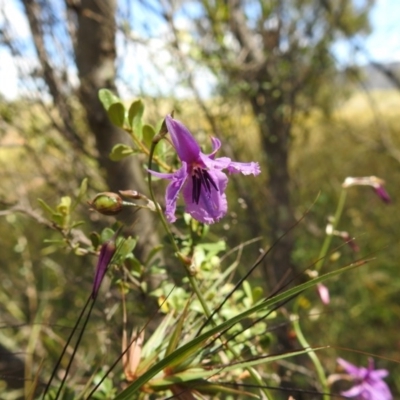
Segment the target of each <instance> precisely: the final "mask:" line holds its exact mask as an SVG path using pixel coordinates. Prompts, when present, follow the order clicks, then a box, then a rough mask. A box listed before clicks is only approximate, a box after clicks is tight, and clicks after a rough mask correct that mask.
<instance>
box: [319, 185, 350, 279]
mask: <svg viewBox="0 0 400 400" xmlns="http://www.w3.org/2000/svg"><path fill="white" fill-rule="evenodd" d="M346 195H347V190H346V189H344V188H343V189H342V192H341V193H340V197H339V202H338V205H337V208H336V212H335V216H334V218H333V222H332V230H335V229H336V227H337V226H338V224H339V220H340V217H341V216H342V212H343V208H344V204H345V202H346ZM331 242H332V233H328V234H327V235H326V236H325V240H324V243H323V244H322V247H321V251H320V253H319V256H318V262H317V263H316V265H315V270H316V271H318V272H319V271H320V270H321V268H322V267H323V265H324V262H325V257H326V255H327V254H328V251H329V247H330V245H331Z"/></svg>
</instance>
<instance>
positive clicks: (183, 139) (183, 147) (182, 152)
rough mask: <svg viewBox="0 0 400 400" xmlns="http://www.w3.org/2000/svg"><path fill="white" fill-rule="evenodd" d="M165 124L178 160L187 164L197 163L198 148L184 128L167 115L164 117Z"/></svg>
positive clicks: (180, 123)
mask: <svg viewBox="0 0 400 400" xmlns="http://www.w3.org/2000/svg"><path fill="white" fill-rule="evenodd" d="M165 123H166V124H167V128H168V132H169V134H170V136H171V139H172V142H173V144H174V147H175V149H176V152H177V153H178V156H179V158H180V159H181V160H182V161H185V162H187V163H188V164H191V163H195V162H197V160H198V158H199V155H200V147H199V145H198V144H197V142H196V140H195V139H194V137H193V136H192V134H191V133H190V132H189V130H188V129H187V128H186V126H185V125H183V124H182V122H180V121H177V120H176V119H173V118H172V117H171V116H169V115H167V116H166V118H165Z"/></svg>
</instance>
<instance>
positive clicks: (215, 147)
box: [208, 137, 221, 160]
mask: <svg viewBox="0 0 400 400" xmlns="http://www.w3.org/2000/svg"><path fill="white" fill-rule="evenodd" d="M211 145H212V149H213V150H212V153H211V154H209V155H208V157H210V158H211V159H212V160H213V159H214V157H215V154H216V153H217V151H218V150H219V149H220V148H221V141H220V140H219V139H217V138H216V137H212V138H211Z"/></svg>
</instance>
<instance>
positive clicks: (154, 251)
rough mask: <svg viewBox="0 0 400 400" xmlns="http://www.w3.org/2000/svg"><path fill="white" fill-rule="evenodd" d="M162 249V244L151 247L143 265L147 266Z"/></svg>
mask: <svg viewBox="0 0 400 400" xmlns="http://www.w3.org/2000/svg"><path fill="white" fill-rule="evenodd" d="M163 248H164V245H163V244H159V245H157V246H155V247H153V248H152V249H151V250H150V253H149V255H148V256H147V258H146V261H145V262H144V265H149V263H150V261H151V260H152V258H153V257H154V256H155V255H156V254H157V253H158V252H159V251H160V250H162V249H163Z"/></svg>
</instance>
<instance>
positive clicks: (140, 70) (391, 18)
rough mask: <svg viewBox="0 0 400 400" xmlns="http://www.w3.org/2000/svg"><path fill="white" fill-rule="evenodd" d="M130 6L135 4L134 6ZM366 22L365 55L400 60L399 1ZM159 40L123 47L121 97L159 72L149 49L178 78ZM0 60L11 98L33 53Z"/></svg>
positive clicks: (9, 7)
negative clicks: (367, 31) (20, 75)
mask: <svg viewBox="0 0 400 400" xmlns="http://www.w3.org/2000/svg"><path fill="white" fill-rule="evenodd" d="M122 3H124V2H122ZM156 3H157V2H156ZM124 4H127V3H124ZM128 4H129V3H128ZM133 7H136V6H135V5H134V6H133ZM3 10H5V11H6V13H7V15H9V19H10V20H11V21H12V23H13V27H15V32H17V34H18V36H19V37H20V38H21V40H24V39H26V38H28V37H29V28H28V25H27V22H26V20H25V17H24V16H23V13H22V11H21V5H20V2H19V1H17V0H0V25H1V23H2V15H1V12H2V11H3ZM136 11H137V10H136ZM136 15H138V14H136ZM139 19H140V18H139ZM370 21H371V26H372V34H371V35H370V36H368V37H361V38H356V39H354V42H355V43H357V44H359V45H361V47H363V48H365V50H366V51H367V53H368V54H369V58H370V59H371V60H373V61H378V62H392V61H400V0H375V5H374V7H373V9H372V11H371V14H370ZM137 22H138V24H140V23H141V21H140V22H139V21H137ZM152 24H153V27H152ZM156 25H158V24H156ZM158 27H159V25H158ZM152 28H154V20H153V21H149V29H150V30H152ZM161 39H162V38H159V39H158V40H153V41H152V42H151V43H152V45H151V46H142V48H139V46H136V47H135V48H134V49H130V50H127V49H125V51H126V52H125V53H124V58H125V59H124V62H123V64H124V65H125V67H124V68H123V69H122V72H123V75H124V76H123V78H124V80H125V82H126V84H124V82H123V81H122V80H121V82H120V86H121V88H122V93H121V95H122V96H129V92H130V90H128V89H127V91H126V93H125V91H124V87H128V84H131V85H132V86H133V88H132V89H133V92H135V91H136V92H138V90H139V89H140V85H141V84H142V82H143V75H147V76H149V74H150V75H151V74H154V76H155V77H157V76H160V71H157V69H156V68H154V67H152V66H151V62H146V59H148V57H149V54H150V52H152V55H153V57H154V56H156V57H157V59H159V60H160V62H159V64H160V65H161V68H164V69H165V70H166V71H167V73H166V74H167V75H168V76H169V77H172V78H171V82H170V84H171V85H172V86H174V81H173V80H174V78H175V79H176V81H179V79H178V76H177V73H176V72H174V71H172V70H168V68H171V67H170V66H169V65H168V63H169V62H170V61H171V58H172V57H173V56H171V54H166V53H165V51H164V52H163V50H162V40H161ZM150 47H154V48H150ZM146 52H148V53H146ZM334 52H335V54H336V57H337V59H338V61H339V63H340V64H347V63H348V62H356V63H358V64H364V63H366V62H367V61H368V60H367V59H366V58H365V57H364V56H363V55H362V54H357V53H355V52H354V47H352V46H349V44H348V43H340V42H339V43H337V45H336V46H335V47H334ZM0 60H1V62H0V82H1V84H0V93H2V94H3V95H5V96H6V98H8V99H12V98H15V97H17V96H18V94H19V93H20V92H21V90H23V87H21V82H19V80H18V72H17V68H16V63H17V64H18V65H19V66H20V68H22V69H24V68H25V69H29V68H32V65H35V57H34V54H33V52H31V54H30V56H28V57H25V58H24V59H18V60H15V59H13V58H12V57H11V55H10V54H9V53H8V51H6V50H4V49H2V48H0ZM138 60H140V62H138ZM126 66H128V68H126ZM164 72H165V71H164ZM142 74H143V75H142ZM161 79H163V84H165V74H163V75H162V77H161ZM209 79H211V76H210V75H209V74H207V73H206V72H205V71H202V73H200V74H199V82H198V84H199V85H200V87H201V86H204V81H205V80H209ZM71 80H72V81H75V82H76V81H77V78H76V74H75V71H74V70H73V69H71ZM152 84H153V85H154V87H158V86H160V85H162V84H160V83H159V82H157V79H154V82H153V83H152ZM184 92H185V89H183V88H182V94H184Z"/></svg>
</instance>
